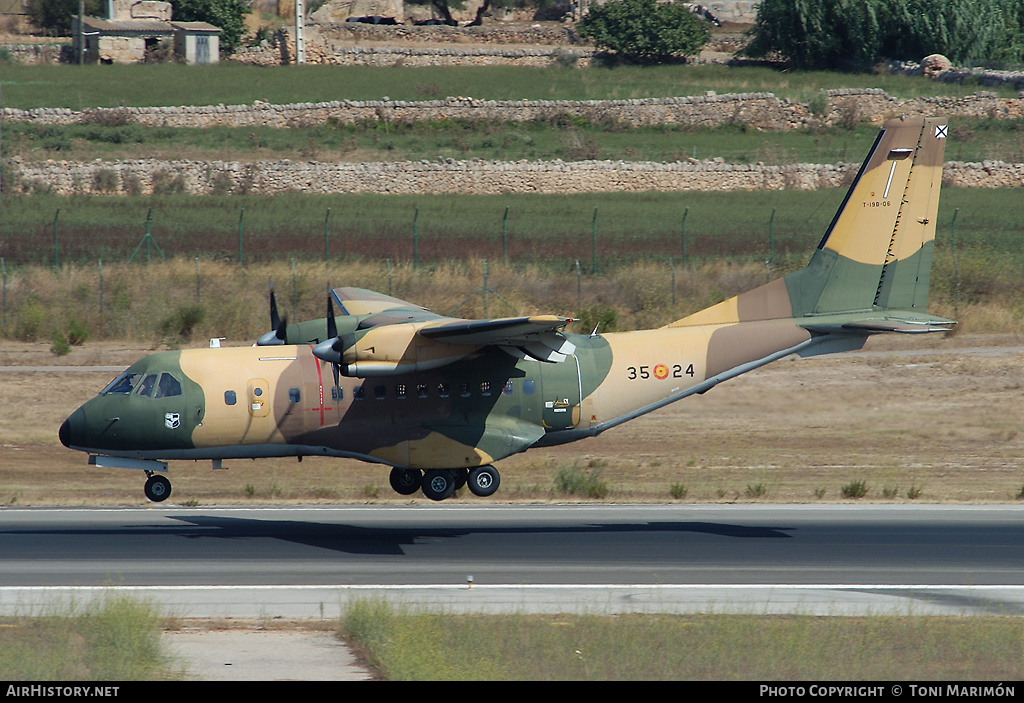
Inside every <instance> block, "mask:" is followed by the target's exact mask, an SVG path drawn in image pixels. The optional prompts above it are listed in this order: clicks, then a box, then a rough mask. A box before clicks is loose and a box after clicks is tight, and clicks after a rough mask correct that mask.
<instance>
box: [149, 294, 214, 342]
mask: <svg viewBox="0 0 1024 703" xmlns="http://www.w3.org/2000/svg"><path fill="white" fill-rule="evenodd" d="M204 320H206V306H204V305H203V304H202V303H183V304H181V305H179V306H178V307H177V309H176V310H175V311H174V312H173V313H171V315H170V316H168V317H166V318H164V319H163V320H162V321H161V322H160V333H161V335H162V336H164V337H175V338H177V339H180V340H183V341H188V340H189V339H191V337H192V333H193V332H194V331H195V328H196V327H197V326H198V325H200V324H202V322H203V321H204Z"/></svg>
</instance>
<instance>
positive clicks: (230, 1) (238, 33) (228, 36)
mask: <svg viewBox="0 0 1024 703" xmlns="http://www.w3.org/2000/svg"><path fill="white" fill-rule="evenodd" d="M170 3H171V8H172V15H171V16H172V17H173V18H174V19H175V20H176V21H178V22H207V23H209V24H212V25H213V26H214V27H220V30H221V32H220V50H221V53H224V54H230V53H232V52H233V51H234V50H235V49H237V48H238V45H239V44H241V43H242V35H243V34H245V23H244V21H243V17H244V16H245V14H246V13H247V12H249V6H248V5H246V4H245V3H244V2H243V1H242V0H170Z"/></svg>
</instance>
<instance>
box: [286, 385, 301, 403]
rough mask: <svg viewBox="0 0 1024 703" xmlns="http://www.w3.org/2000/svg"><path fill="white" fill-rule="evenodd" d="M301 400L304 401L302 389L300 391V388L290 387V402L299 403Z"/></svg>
mask: <svg viewBox="0 0 1024 703" xmlns="http://www.w3.org/2000/svg"><path fill="white" fill-rule="evenodd" d="M301 401H302V393H301V391H299V389H298V388H289V389H288V402H290V403H296V404H297V403H299V402H301Z"/></svg>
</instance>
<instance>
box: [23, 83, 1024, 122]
mask: <svg viewBox="0 0 1024 703" xmlns="http://www.w3.org/2000/svg"><path fill="white" fill-rule="evenodd" d="M825 97H826V98H827V101H826V103H827V104H825V103H823V104H820V105H817V106H815V108H814V109H813V110H812V107H811V106H810V105H807V104H803V103H797V102H792V101H790V100H784V99H780V98H777V97H776V96H774V95H772V94H771V93H740V94H731V95H715V94H714V93H712V92H710V91H709V93H708V94H707V95H703V96H692V97H681V98H647V99H637V100H476V99H474V98H468V97H454V98H445V99H443V100H424V101H418V102H406V101H398V100H366V101H359V100H342V101H334V102H323V103H295V104H290V105H273V104H270V103H266V102H260V101H257V102H255V103H253V104H252V105H205V106H184V107H118V108H96V109H90V110H85V111H76V110H70V109H66V108H37V109H34V110H19V109H15V108H4V110H3V119H4V121H7V122H33V123H36V124H54V125H57V124H76V123H82V122H101V123H102V122H106V123H118V124H126V123H135V124H140V125H143V126H151V127H215V126H228V127H249V126H254V125H260V126H270V127H281V128H287V127H295V126H314V125H318V124H324V123H326V122H331V121H334V122H339V123H354V122H364V121H385V120H387V121H392V122H414V121H421V120H422V121H432V120H483V121H489V122H527V121H531V120H551V119H553V118H558V117H559V116H564V115H572V116H577V117H581V118H585V119H587V120H590V121H592V122H608V121H610V122H621V123H623V124H627V125H631V126H651V125H675V124H685V125H692V126H702V127H714V126H718V125H723V124H735V123H741V124H745V125H747V126H749V127H752V128H754V129H759V130H767V131H782V130H790V129H806V128H809V127H814V126H828V125H835V124H844V125H845V124H850V123H855V122H862V121H871V122H874V123H881V122H883V121H884V120H886V119H889V118H890V117H894V116H898V115H901V114H905V115H928V116H931V115H943V116H946V117H949V118H952V119H955V118H956V117H971V118H988V119H1020V118H1024V98H1021V97H1018V98H1000V97H998V96H997V95H995V94H994V93H986V92H979V93H977V94H975V95H970V96H964V97H959V98H952V97H937V98H915V99H911V100H899V99H896V98H893V97H890V96H889V95H887V94H886V93H885V92H884V91H882V90H878V89H858V90H854V89H843V90H830V91H826V92H825Z"/></svg>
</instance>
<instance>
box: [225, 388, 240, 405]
mask: <svg viewBox="0 0 1024 703" xmlns="http://www.w3.org/2000/svg"><path fill="white" fill-rule="evenodd" d="M237 402H238V396H237V395H236V394H235V392H234V391H224V405H234V404H235V403H237Z"/></svg>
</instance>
